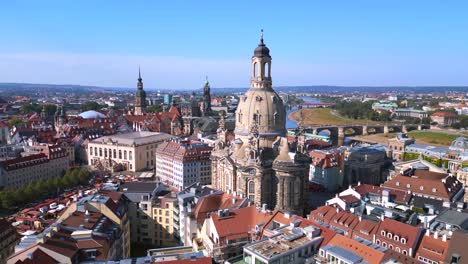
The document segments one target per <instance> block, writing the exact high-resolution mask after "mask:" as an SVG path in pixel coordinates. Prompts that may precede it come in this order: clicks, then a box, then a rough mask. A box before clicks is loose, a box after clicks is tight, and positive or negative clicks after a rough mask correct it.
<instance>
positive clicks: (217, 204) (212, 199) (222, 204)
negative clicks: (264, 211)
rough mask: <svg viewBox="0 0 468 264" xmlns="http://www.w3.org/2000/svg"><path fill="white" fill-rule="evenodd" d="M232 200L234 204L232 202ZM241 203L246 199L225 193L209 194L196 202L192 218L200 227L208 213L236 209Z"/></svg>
mask: <svg viewBox="0 0 468 264" xmlns="http://www.w3.org/2000/svg"><path fill="white" fill-rule="evenodd" d="M234 199H235V202H233V200H234ZM243 203H246V198H242V199H241V198H239V197H236V196H234V195H232V194H227V193H215V194H210V195H207V196H203V197H202V198H201V200H199V201H198V203H197V205H196V207H195V211H194V216H195V219H197V222H198V224H199V225H202V224H203V222H204V221H205V219H206V218H207V214H208V213H211V212H216V211H217V210H223V209H230V210H232V209H237V208H239V206H241V205H242V204H243Z"/></svg>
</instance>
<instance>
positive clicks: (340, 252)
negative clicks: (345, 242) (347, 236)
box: [324, 245, 362, 263]
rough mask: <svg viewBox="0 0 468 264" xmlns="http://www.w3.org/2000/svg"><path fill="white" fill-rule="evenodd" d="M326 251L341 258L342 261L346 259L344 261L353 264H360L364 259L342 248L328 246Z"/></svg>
mask: <svg viewBox="0 0 468 264" xmlns="http://www.w3.org/2000/svg"><path fill="white" fill-rule="evenodd" d="M324 249H325V250H326V251H327V252H330V253H332V254H333V255H335V256H337V257H339V258H341V259H344V260H347V261H349V262H351V263H359V262H360V261H361V260H362V257H361V256H359V255H357V254H355V253H353V252H351V251H349V250H346V249H344V248H342V247H340V246H330V245H326V246H325V247H324Z"/></svg>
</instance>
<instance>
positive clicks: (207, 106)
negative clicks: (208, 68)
mask: <svg viewBox="0 0 468 264" xmlns="http://www.w3.org/2000/svg"><path fill="white" fill-rule="evenodd" d="M201 110H202V115H203V116H206V115H207V114H208V113H210V112H211V94H210V83H209V82H208V77H206V80H205V86H204V87H203V103H202V109H201Z"/></svg>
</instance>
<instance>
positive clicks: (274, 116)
mask: <svg viewBox="0 0 468 264" xmlns="http://www.w3.org/2000/svg"><path fill="white" fill-rule="evenodd" d="M276 122H278V113H277V112H275V114H274V115H273V124H274V125H276Z"/></svg>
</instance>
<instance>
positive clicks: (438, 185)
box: [383, 170, 463, 201]
mask: <svg viewBox="0 0 468 264" xmlns="http://www.w3.org/2000/svg"><path fill="white" fill-rule="evenodd" d="M383 187H385V188H390V189H394V190H400V191H411V192H412V193H413V194H420V195H425V196H429V197H435V198H442V199H444V200H446V201H450V200H451V199H452V198H453V196H455V194H457V192H458V191H459V190H460V189H461V188H463V184H462V183H461V182H460V181H458V180H457V178H456V177H455V176H448V174H445V173H436V172H431V171H425V170H416V171H415V173H414V175H413V176H405V175H401V174H399V175H397V176H395V177H393V178H392V179H391V180H389V181H387V182H385V183H384V184H383Z"/></svg>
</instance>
